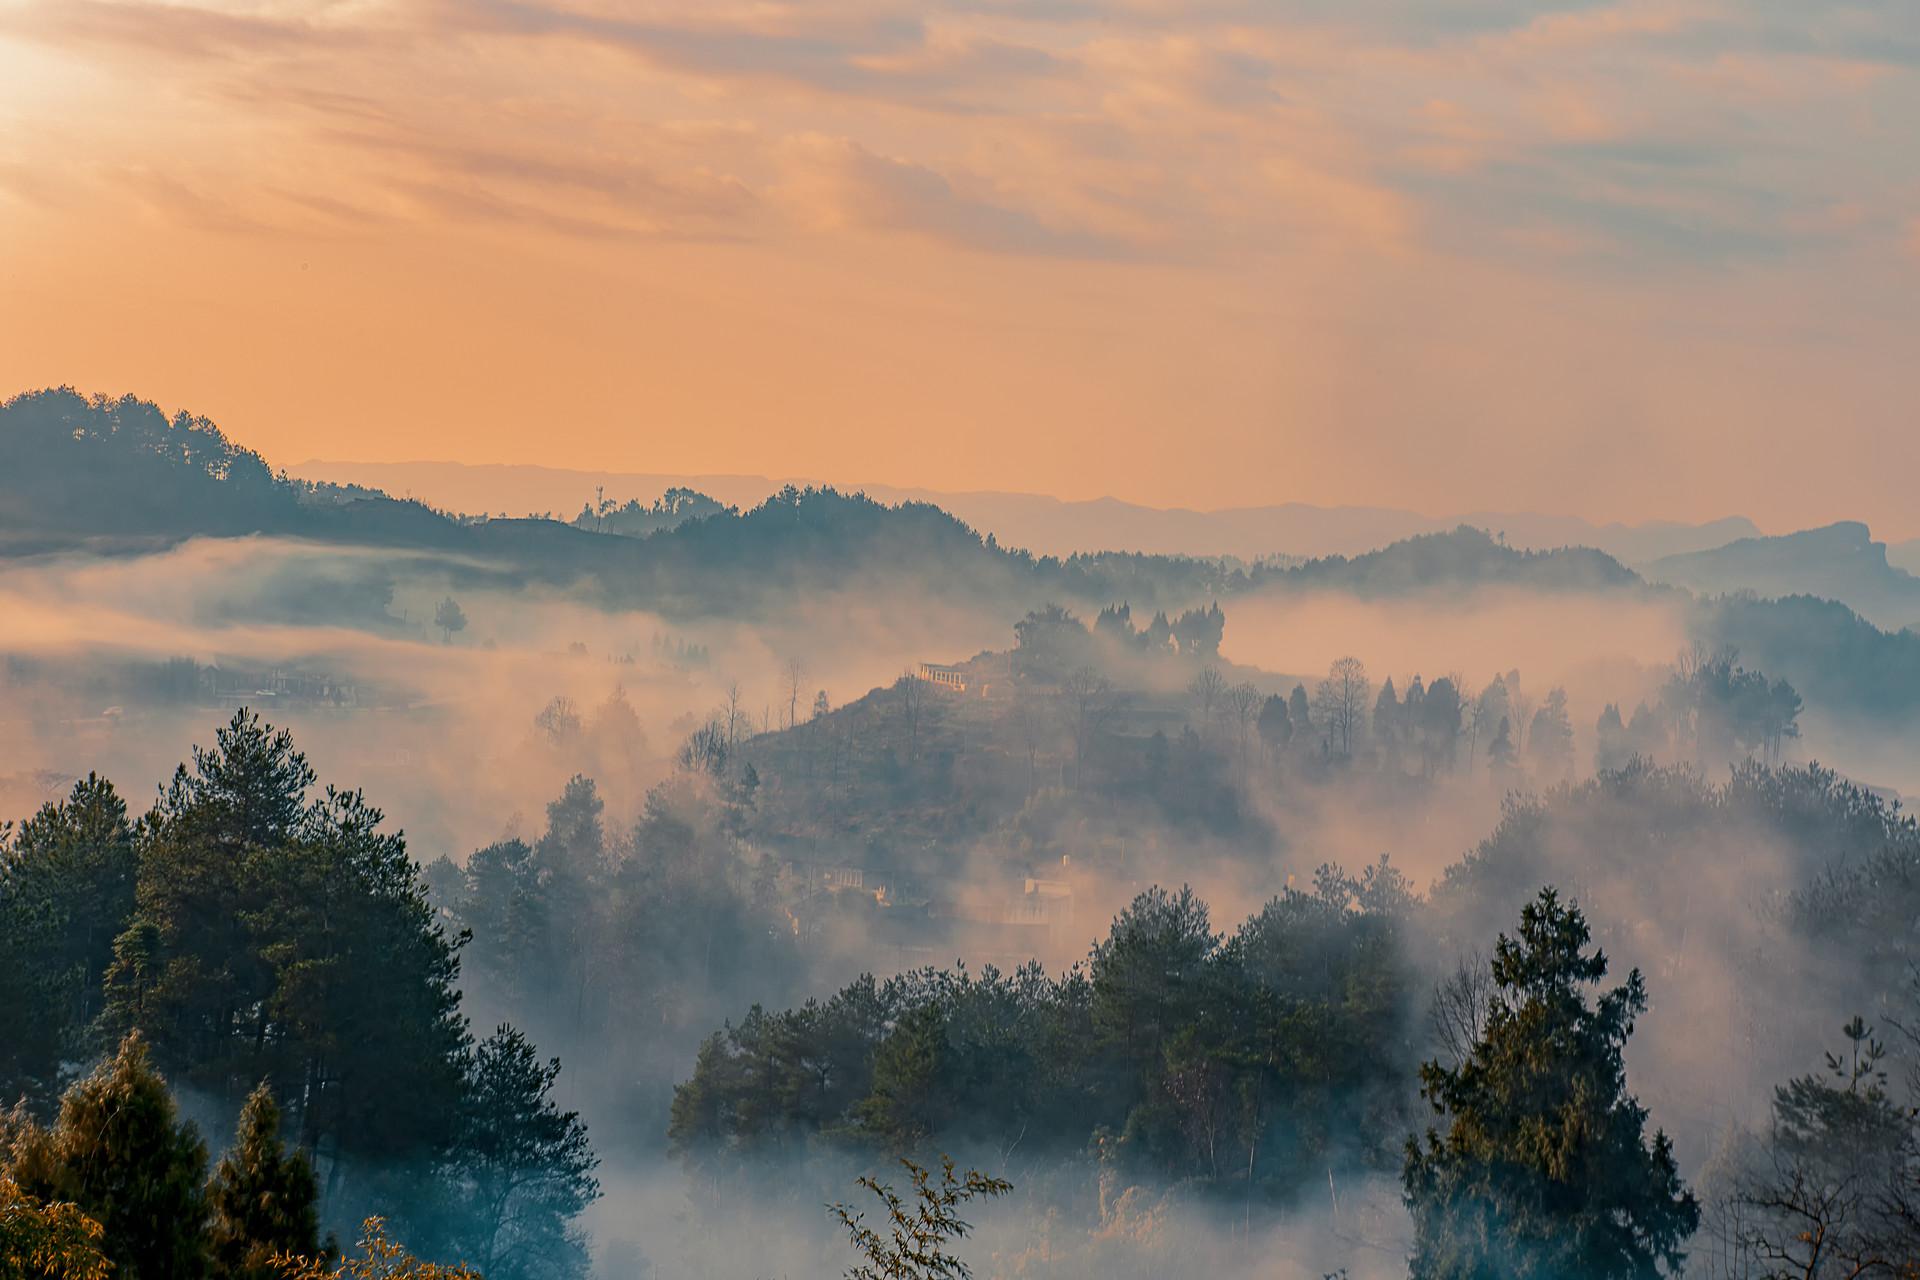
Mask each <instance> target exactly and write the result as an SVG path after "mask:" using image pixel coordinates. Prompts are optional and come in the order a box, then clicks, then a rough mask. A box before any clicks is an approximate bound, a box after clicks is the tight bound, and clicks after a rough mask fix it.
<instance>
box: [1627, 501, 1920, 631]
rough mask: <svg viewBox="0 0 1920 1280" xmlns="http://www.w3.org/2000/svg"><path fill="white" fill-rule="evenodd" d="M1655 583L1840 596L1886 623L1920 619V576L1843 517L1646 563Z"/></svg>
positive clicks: (1895, 625) (1895, 626)
mask: <svg viewBox="0 0 1920 1280" xmlns="http://www.w3.org/2000/svg"><path fill="white" fill-rule="evenodd" d="M1642 572H1643V573H1645V574H1646V576H1647V577H1648V578H1649V579H1650V580H1652V581H1654V582H1664V583H1669V584H1671V585H1673V586H1679V587H1686V588H1687V589H1688V590H1690V591H1696V592H1703V593H1706V594H1710V595H1724V594H1726V593H1728V592H1734V591H1751V592H1754V593H1756V594H1758V595H1762V596H1793V595H1806V596H1816V597H1819V598H1821V599H1826V600H1837V601H1839V602H1840V603H1842V604H1845V605H1846V606H1847V607H1849V608H1851V609H1852V610H1854V611H1855V612H1856V613H1858V614H1860V615H1861V616H1862V617H1864V618H1866V619H1868V620H1869V621H1871V622H1873V623H1875V624H1876V625H1878V626H1880V627H1884V628H1887V629H1890V630H1895V631H1897V630H1899V629H1901V628H1902V627H1906V626H1910V625H1912V624H1914V623H1915V622H1920V578H1917V577H1915V576H1914V575H1913V574H1911V573H1908V572H1907V571H1906V570H1905V569H1901V568H1897V567H1895V566H1894V565H1893V564H1892V563H1890V561H1889V558H1888V554H1887V545H1886V544H1885V543H1884V542H1875V541H1874V540H1873V535H1872V534H1871V533H1870V532H1868V529H1867V526H1866V525H1864V524H1860V523H1857V522H1855V521H1851V520H1848V521H1842V522H1841V523H1839V524H1830V525H1828V526H1826V527H1825V528H1822V529H1805V530H1802V531H1801V532H1799V533H1790V534H1787V535H1785V536H1783V537H1777V538H1742V539H1740V540H1739V541H1737V542H1732V543H1729V544H1728V545H1726V546H1724V547H1718V548H1715V549H1714V550H1711V551H1700V552H1695V553H1693V554H1690V555H1676V556H1666V557H1663V558H1661V559H1659V560H1655V561H1653V562H1652V563H1651V564H1648V565H1645V566H1643V568H1642Z"/></svg>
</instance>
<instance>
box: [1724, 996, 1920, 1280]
mask: <svg viewBox="0 0 1920 1280" xmlns="http://www.w3.org/2000/svg"><path fill="white" fill-rule="evenodd" d="M1841 1034H1842V1035H1843V1036H1845V1037H1846V1039H1847V1041H1848V1044H1849V1051H1848V1052H1847V1053H1844V1054H1832V1053H1829V1054H1827V1055H1826V1065H1827V1074H1826V1077H1825V1078H1823V1077H1821V1076H1818V1075H1811V1074H1810V1075H1804V1076H1799V1077H1797V1078H1795V1079H1793V1080H1791V1081H1789V1082H1788V1083H1786V1084H1784V1085H1781V1086H1780V1087H1778V1088H1776V1089H1775V1090H1774V1098H1773V1126H1772V1131H1771V1133H1770V1135H1769V1140H1768V1143H1767V1146H1768V1148H1769V1150H1768V1153H1767V1155H1768V1157H1770V1158H1768V1159H1765V1160H1763V1161H1761V1162H1758V1164H1759V1167H1757V1168H1755V1169H1752V1170H1750V1171H1748V1172H1747V1173H1746V1174H1745V1175H1744V1176H1743V1177H1742V1178H1741V1180H1740V1186H1739V1188H1738V1190H1737V1191H1736V1198H1737V1200H1738V1202H1739V1203H1740V1204H1741V1205H1743V1206H1744V1207H1745V1208H1746V1209H1747V1210H1748V1212H1749V1215H1750V1216H1749V1217H1748V1220H1747V1223H1746V1226H1745V1230H1744V1232H1743V1233H1742V1234H1743V1235H1744V1236H1745V1243H1747V1244H1748V1245H1749V1247H1751V1248H1752V1249H1753V1251H1754V1253H1755V1255H1756V1256H1757V1257H1758V1258H1760V1259H1761V1261H1763V1262H1764V1263H1765V1264H1767V1265H1768V1266H1769V1267H1770V1268H1771V1269H1772V1270H1773V1272H1774V1273H1775V1274H1779V1275H1789V1276H1797V1277H1808V1278H1809V1280H1823V1278H1824V1277H1827V1276H1849V1277H1851V1276H1866V1275H1888V1276H1897V1277H1900V1276H1910V1275H1914V1274H1916V1272H1917V1271H1920V1233H1916V1232H1915V1231H1914V1230H1913V1227H1914V1226H1916V1225H1920V1223H1913V1222H1908V1221H1903V1220H1902V1218H1903V1216H1904V1215H1903V1214H1902V1209H1903V1208H1904V1207H1905V1206H1906V1205H1907V1204H1909V1203H1910V1198H1911V1191H1912V1187H1913V1177H1914V1175H1913V1173H1912V1165H1911V1163H1910V1161H1911V1158H1912V1156H1913V1154H1914V1152H1913V1149H1912V1144H1913V1140H1914V1136H1915V1135H1914V1128H1913V1115H1912V1112H1911V1111H1909V1110H1908V1109H1907V1108H1905V1107H1902V1106H1900V1105H1898V1104H1897V1103H1896V1102H1894V1100H1893V1099H1892V1098H1891V1097H1889V1096H1888V1094H1887V1091H1886V1087H1885V1086H1886V1073H1885V1071H1883V1070H1882V1069H1881V1065H1880V1064H1881V1060H1882V1058H1883V1057H1884V1056H1885V1049H1884V1047H1883V1046H1882V1045H1881V1044H1880V1043H1879V1042H1878V1041H1876V1040H1875V1039H1874V1038H1873V1029H1872V1028H1871V1027H1868V1026H1867V1025H1866V1022H1865V1020H1864V1019H1862V1018H1860V1017H1858V1016H1856V1017H1854V1018H1853V1019H1852V1020H1850V1021H1849V1022H1848V1023H1847V1024H1846V1025H1845V1026H1844V1027H1842V1028H1841Z"/></svg>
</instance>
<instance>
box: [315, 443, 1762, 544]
mask: <svg viewBox="0 0 1920 1280" xmlns="http://www.w3.org/2000/svg"><path fill="white" fill-rule="evenodd" d="M290 474H292V475H295V476H297V477H300V478H301V479H306V480H324V481H330V482H333V483H336V484H357V485H365V486H369V487H372V488H377V489H383V490H385V491H386V492H388V493H391V494H394V495H396V496H405V497H414V498H419V499H422V500H424V501H426V502H430V503H432V504H433V505H434V506H437V507H440V508H443V509H445V510H451V511H467V512H474V513H479V512H495V513H498V512H506V513H508V514H512V515H525V514H527V513H529V512H550V513H552V514H553V515H555V516H558V517H559V518H561V519H570V518H571V517H572V516H573V515H574V514H575V513H576V512H578V511H579V510H580V508H581V506H582V505H583V504H585V503H587V502H589V501H592V500H594V499H595V498H596V496H597V495H600V494H604V495H605V496H606V497H608V498H610V499H613V500H614V501H615V502H625V501H627V500H629V499H636V498H637V499H639V500H641V501H642V502H649V501H651V500H653V499H654V498H655V497H657V496H659V495H660V494H662V493H664V492H665V491H666V490H668V489H670V488H675V487H681V488H689V489H696V490H698V491H700V492H701V493H705V494H707V495H708V496H710V497H713V498H717V499H719V500H720V501H721V502H725V503H729V504H733V505H737V506H743V507H750V506H753V505H755V504H756V503H758V502H760V501H761V500H763V499H765V498H766V497H767V496H768V495H769V494H771V493H773V492H775V491H776V490H778V489H780V488H782V487H784V486H785V485H786V484H789V483H792V484H799V485H803V486H804V485H805V484H807V483H808V482H806V481H804V480H798V479H795V480H776V479H773V478H770V477H767V476H750V475H703V476H680V475H662V474H650V473H637V472H601V471H570V470H563V469H559V468H554V467H539V466H506V465H500V466H473V465H468V464H466V463H459V462H393V463H378V462H323V461H311V462H303V463H301V464H300V465H298V466H296V467H293V468H292V469H291V471H290ZM840 487H841V488H842V489H846V488H848V486H846V485H841V486H840ZM855 487H857V488H858V489H859V491H860V492H863V493H865V494H867V495H868V496H869V497H871V498H874V499H876V500H878V501H881V502H887V503H900V502H930V503H933V504H934V505H936V506H939V507H941V508H942V509H944V510H946V511H950V512H952V513H953V514H954V515H956V516H958V517H959V518H960V519H962V520H964V521H966V522H967V523H968V524H970V525H972V526H973V527H974V528H975V529H978V530H979V531H980V532H982V533H991V534H993V535H994V537H995V538H996V539H997V540H998V541H999V542H1000V543H1002V544H1003V545H1006V546H1011V547H1025V548H1027V549H1028V550H1030V551H1032V552H1034V553H1035V554H1036V555H1055V556H1066V555H1072V554H1074V553H1075V552H1081V551H1137V552H1142V553H1146V554H1150V555H1181V556H1238V557H1240V558H1242V559H1247V560H1253V559H1258V558H1260V557H1263V556H1271V555H1276V554H1279V555H1293V556H1303V557H1312V556H1332V555H1347V556H1351V555H1357V554H1359V553H1361V552H1364V551H1371V550H1374V549H1375V548H1378V547H1384V546H1386V545H1387V544H1388V543H1391V542H1396V541H1399V540H1400V539H1402V538H1411V537H1415V536H1417V535H1419V534H1425V533H1445V532H1447V531H1449V530H1451V529H1453V528H1455V527H1457V526H1459V525H1462V524H1466V525H1471V526H1473V527H1475V528H1480V529H1486V530H1488V531H1490V532H1493V533H1496V534H1504V535H1505V538H1506V541H1507V543H1508V544H1509V545H1511V546H1515V547H1520V548H1523V549H1524V548H1531V549H1541V550H1544V549H1548V548H1552V547H1569V546H1585V547H1593V548H1596V549H1597V550H1600V551H1605V552H1606V553H1607V554H1609V555H1611V556H1613V557H1614V558H1615V559H1618V560H1621V561H1624V562H1626V563H1628V564H1636V563H1639V562H1641V561H1644V560H1651V559H1655V558H1657V557H1660V556H1665V555H1673V554H1677V553H1681V552H1688V551H1699V550H1704V549H1706V548H1709V547H1717V546H1721V545H1723V544H1725V543H1728V542H1731V541H1733V540H1734V539H1736V538H1744V537H1750V536H1752V535H1754V534H1757V533H1758V532H1759V530H1758V529H1756V528H1755V527H1754V525H1753V522H1752V521H1750V520H1747V519H1744V518H1741V517H1731V518H1728V519H1724V520H1716V521H1713V522H1711V523H1709V524H1702V525H1687V524H1672V523H1653V524H1645V525H1624V524H1605V525H1595V524H1591V523H1589V522H1587V521H1584V520H1579V519H1575V518H1572V517H1567V516H1542V515H1531V514H1526V513H1515V512H1494V511H1482V512H1472V513H1468V514H1466V515H1462V516H1457V517H1449V518H1436V517H1432V516H1426V515H1421V514H1418V513H1416V512H1412V511H1400V510H1395V509H1393V508H1388V507H1319V506H1313V505H1310V504H1308V503H1301V502H1290V503H1282V504H1278V505H1273V506H1259V507H1237V508H1229V509H1225V510H1218V511H1192V510H1186V509H1183V508H1163V507H1148V506H1141V505H1139V504H1137V503H1132V502H1122V501H1121V500H1119V499H1117V498H1095V499H1092V500H1090V501H1077V502H1069V501H1064V500H1062V499H1059V498H1052V497H1047V496H1046V495H1044V494H1031V493H1000V492H993V491H984V492H966V493H948V492H943V491H940V490H935V489H924V488H902V487H899V486H895V485H881V484H869V485H860V486H855Z"/></svg>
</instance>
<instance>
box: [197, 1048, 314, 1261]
mask: <svg viewBox="0 0 1920 1280" xmlns="http://www.w3.org/2000/svg"><path fill="white" fill-rule="evenodd" d="M318 1200H319V1188H318V1187H317V1186H316V1184H315V1182H314V1177H313V1166H312V1165H311V1163H309V1161H308V1159H307V1156H306V1153H305V1152H302V1151H295V1152H292V1153H289V1152H288V1151H287V1149H286V1146H285V1144H284V1143H282V1142H281V1140H280V1108H279V1106H278V1105H277V1104H276V1103H275V1102H274V1100H273V1092H272V1090H270V1089H268V1088H267V1087H266V1085H264V1084H263V1085H261V1086H260V1087H259V1088H257V1089H255V1090H254V1091H253V1093H252V1094H251V1095H249V1096H248V1098H247V1105H246V1106H245V1107H244V1108H242V1110H241V1112H240V1125H239V1130H238V1132H237V1133H236V1134H235V1135H234V1144H233V1148H232V1150H230V1151H228V1152H227V1153H226V1155H225V1156H223V1157H222V1158H221V1160H220V1163H219V1165H218V1167H216V1168H215V1169H214V1172H213V1180H212V1181H211V1182H210V1183H208V1184H207V1202H208V1206H209V1207H210V1208H211V1210H212V1213H213V1221H212V1228H211V1246H212V1255H213V1273H214V1275H215V1276H216V1277H220V1278H223V1280H225V1278H231V1280H272V1277H273V1276H274V1275H275V1274H277V1268H276V1266H275V1264H274V1259H275V1258H278V1257H281V1256H283V1255H285V1254H303V1255H316V1254H318V1253H319V1251H320V1222H319V1216H318V1213H317V1203H318Z"/></svg>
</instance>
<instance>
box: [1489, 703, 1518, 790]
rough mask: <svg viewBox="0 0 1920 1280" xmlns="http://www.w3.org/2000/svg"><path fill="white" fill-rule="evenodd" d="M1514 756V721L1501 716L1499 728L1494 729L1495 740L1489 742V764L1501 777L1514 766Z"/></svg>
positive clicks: (1495, 773) (1496, 774) (1495, 774)
mask: <svg viewBox="0 0 1920 1280" xmlns="http://www.w3.org/2000/svg"><path fill="white" fill-rule="evenodd" d="M1513 757H1514V751H1513V723H1512V722H1511V721H1510V720H1508V719H1507V717H1505V716H1501V717H1500V726H1499V728H1497V729H1495V730H1494V731H1493V741H1492V742H1490V743H1488V744H1487V766H1488V768H1490V769H1491V770H1492V771H1493V774H1494V776H1495V777H1499V776H1501V775H1503V774H1505V773H1507V772H1508V771H1510V770H1511V769H1512V768H1513Z"/></svg>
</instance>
